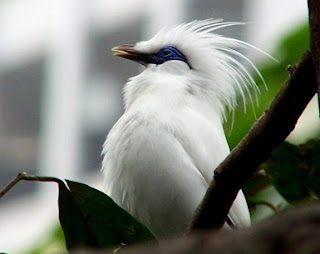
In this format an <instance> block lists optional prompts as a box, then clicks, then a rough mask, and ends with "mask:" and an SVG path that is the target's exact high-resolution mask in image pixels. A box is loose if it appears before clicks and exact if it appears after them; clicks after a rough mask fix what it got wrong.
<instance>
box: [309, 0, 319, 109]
mask: <svg viewBox="0 0 320 254" xmlns="http://www.w3.org/2000/svg"><path fill="white" fill-rule="evenodd" d="M308 5H309V26H310V49H311V56H312V60H313V62H314V66H315V70H316V79H317V93H318V107H319V109H320V22H319V17H320V4H319V1H318V0H308ZM319 112H320V110H319Z"/></svg>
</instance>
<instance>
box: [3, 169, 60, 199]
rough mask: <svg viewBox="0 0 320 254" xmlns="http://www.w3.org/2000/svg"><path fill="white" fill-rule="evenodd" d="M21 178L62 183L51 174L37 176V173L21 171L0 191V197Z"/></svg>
mask: <svg viewBox="0 0 320 254" xmlns="http://www.w3.org/2000/svg"><path fill="white" fill-rule="evenodd" d="M21 180H24V181H36V182H56V183H57V184H61V183H63V181H62V180H60V179H59V178H56V177H51V176H37V175H27V173H26V172H22V173H19V174H17V176H16V177H14V178H13V179H12V180H11V181H10V182H9V183H8V184H7V185H6V186H5V187H4V188H3V189H2V190H1V191H0V198H2V197H3V196H4V195H5V194H6V193H8V191H10V190H11V188H12V187H13V186H15V185H16V184H17V183H18V182H20V181H21Z"/></svg>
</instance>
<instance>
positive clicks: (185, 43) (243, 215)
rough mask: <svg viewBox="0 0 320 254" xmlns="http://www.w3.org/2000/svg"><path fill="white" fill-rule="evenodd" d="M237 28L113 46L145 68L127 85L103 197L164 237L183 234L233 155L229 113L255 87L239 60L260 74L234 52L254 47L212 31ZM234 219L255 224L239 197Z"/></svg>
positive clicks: (206, 27) (186, 29)
mask: <svg viewBox="0 0 320 254" xmlns="http://www.w3.org/2000/svg"><path fill="white" fill-rule="evenodd" d="M239 24H241V23H235V22H222V21H221V20H213V19H208V20H204V21H194V22H191V23H188V24H182V25H179V26H176V27H173V28H166V29H163V30H161V31H160V32H159V33H158V34H156V35H155V36H154V37H153V38H152V39H150V40H148V41H142V42H138V43H136V44H135V45H121V46H118V47H115V48H113V52H114V55H116V56H120V57H123V58H127V59H130V60H134V61H136V62H138V63H141V64H143V65H144V66H145V69H144V70H143V71H142V73H141V74H139V75H137V76H135V77H132V78H130V80H129V81H128V82H127V84H126V85H125V87H124V105H125V112H124V114H123V115H122V117H121V118H120V119H119V120H118V122H117V123H116V124H115V125H114V126H113V128H112V130H111V131H110V132H109V134H108V137H107V140H106V142H105V144H104V147H103V154H105V155H104V159H103V162H102V170H103V174H104V178H105V186H106V191H107V194H108V195H110V197H111V198H112V199H113V200H114V201H115V202H116V203H117V204H118V205H119V206H121V207H122V208H124V209H125V210H126V211H128V212H129V213H130V214H132V215H133V216H134V217H135V218H136V219H138V220H139V221H140V222H142V223H143V224H144V225H145V226H147V227H148V228H149V229H150V230H151V231H152V232H153V233H154V235H155V236H156V237H157V238H159V239H162V238H167V237H170V236H173V235H176V234H179V233H182V232H184V231H185V230H186V228H187V226H188V224H189V223H190V221H191V218H192V216H193V214H194V212H195V209H196V208H197V206H198V205H199V203H200V202H201V200H202V198H203V197H204V194H205V192H206V190H207V188H208V185H209V183H210V181H211V180H212V178H213V172H214V169H215V168H216V167H217V166H218V164H219V163H220V162H221V161H222V160H223V159H224V158H225V157H226V156H227V155H228V153H229V152H230V150H229V147H228V143H227V141H226V137H225V133H224V130H223V121H224V119H225V110H226V108H229V109H231V110H232V109H234V107H235V105H236V94H237V92H239V93H240V94H241V95H242V97H243V100H244V101H245V97H247V95H249V96H250V92H249V90H248V89H249V87H253V88H254V89H257V86H256V83H255V82H254V81H253V79H252V77H251V76H250V74H249V72H248V71H247V68H246V67H245V66H244V64H242V63H240V62H239V61H240V60H239V58H242V59H243V60H245V61H246V62H247V63H248V64H249V66H250V67H252V68H254V70H255V71H256V72H257V73H258V74H259V75H260V76H261V74H260V73H259V71H258V70H257V69H256V67H255V66H254V65H253V63H252V62H251V61H250V60H249V59H248V58H247V57H245V56H244V55H243V54H242V53H240V52H239V51H237V50H236V49H237V48H240V47H245V48H246V47H252V48H255V47H253V46H251V45H249V44H248V43H245V42H242V41H240V40H237V39H233V38H227V37H223V36H220V35H217V34H214V33H212V32H213V31H215V30H217V29H220V28H223V27H227V26H233V25H239ZM237 59H238V60H237ZM250 100H252V99H251V96H250ZM229 217H230V219H231V220H232V221H233V223H235V224H236V225H237V226H238V227H240V226H248V225H250V215H249V210H248V206H247V203H246V200H245V197H244V195H243V193H242V191H240V192H239V193H238V196H237V198H236V200H235V201H234V203H233V206H232V207H231V210H230V213H229Z"/></svg>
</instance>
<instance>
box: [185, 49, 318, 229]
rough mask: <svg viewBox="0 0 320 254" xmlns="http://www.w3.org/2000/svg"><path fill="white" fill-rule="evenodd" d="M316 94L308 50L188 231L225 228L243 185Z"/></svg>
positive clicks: (222, 168) (219, 175) (223, 169)
mask: <svg viewBox="0 0 320 254" xmlns="http://www.w3.org/2000/svg"><path fill="white" fill-rule="evenodd" d="M315 92H316V78H315V70H314V66H313V62H312V59H311V56H310V52H309V51H307V52H306V53H305V54H304V56H303V57H302V60H301V61H300V63H299V64H298V65H297V66H296V67H295V68H293V70H292V73H291V75H290V78H289V80H288V81H287V82H286V83H285V85H284V86H283V87H282V88H281V89H280V91H279V92H278V94H277V96H276V98H275V99H274V101H273V103H272V104H271V106H270V108H269V109H268V110H267V111H266V112H265V113H264V114H263V115H262V116H261V117H260V119H259V120H258V121H257V122H256V123H255V124H254V125H253V127H252V128H251V130H250V131H249V133H248V134H247V135H246V137H245V138H244V139H243V140H242V141H241V142H240V143H239V144H238V145H237V146H236V147H235V148H234V149H233V150H232V152H231V153H230V154H229V156H228V157H227V158H226V159H225V160H224V161H223V162H222V163H221V164H220V165H219V166H218V168H217V169H216V173H215V176H214V180H213V181H212V183H211V185H210V187H209V189H208V191H207V193H206V195H205V197H204V199H203V201H202V203H201V204H200V206H199V208H198V210H197V211H196V213H195V216H194V219H193V221H192V223H191V225H190V229H189V231H194V230H196V229H208V228H216V229H220V228H221V227H222V226H223V224H224V222H225V220H226V216H227V214H228V212H229V209H230V207H231V205H232V203H233V201H234V199H235V197H236V195H237V193H238V191H239V189H240V188H241V186H242V185H243V184H244V182H245V181H246V180H247V179H248V178H249V177H250V176H251V175H252V174H253V173H254V172H255V170H256V169H257V168H258V166H259V165H260V164H261V163H262V162H263V161H265V160H266V159H267V158H268V157H269V156H270V154H271V152H272V150H273V149H274V148H275V147H276V146H278V145H279V144H280V143H281V142H282V141H283V140H284V139H285V138H286V137H287V136H288V135H289V134H290V132H291V131H292V130H293V129H294V127H295V124H296V122H297V120H298V118H299V116H300V115H301V113H302V112H303V110H304V108H305V107H306V106H307V104H308V102H309V101H310V100H311V98H312V97H313V95H314V94H315Z"/></svg>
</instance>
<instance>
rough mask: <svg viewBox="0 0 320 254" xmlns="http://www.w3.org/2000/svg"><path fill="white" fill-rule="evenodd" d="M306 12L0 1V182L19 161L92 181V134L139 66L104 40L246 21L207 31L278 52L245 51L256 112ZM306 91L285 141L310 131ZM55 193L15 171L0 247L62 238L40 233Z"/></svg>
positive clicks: (237, 135) (38, 170) (98, 133)
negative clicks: (259, 78)
mask: <svg viewBox="0 0 320 254" xmlns="http://www.w3.org/2000/svg"><path fill="white" fill-rule="evenodd" d="M307 14H308V10H307V3H306V1H304V0H282V1H277V0H269V1H256V0H237V1H234V0H201V1H200V0H153V1H149V0H108V1H102V0H91V1H84V0H55V1H49V0H2V1H0V189H1V188H2V187H3V186H4V185H5V184H6V183H7V182H9V181H10V179H12V178H13V177H14V176H15V175H16V174H17V173H19V172H23V171H26V172H28V173H29V174H37V175H49V176H56V177H60V178H62V179H72V180H76V181H81V182H84V183H88V184H90V185H93V186H96V187H97V188H101V186H102V179H101V174H100V171H99V170H100V164H101V155H100V154H101V146H102V144H103V142H104V140H105V137H106V135H107V133H108V131H109V130H110V128H111V127H112V126H113V124H114V123H115V122H116V120H117V119H118V118H119V116H120V115H121V114H122V112H123V104H122V97H121V96H122V95H121V90H122V88H123V85H124V84H125V82H126V81H127V79H128V78H129V77H131V76H133V75H136V74H138V72H139V71H140V70H141V69H140V67H139V66H138V64H135V63H133V62H128V61H125V60H123V59H119V58H116V57H113V56H112V53H111V51H110V49H111V48H112V47H113V46H116V45H119V44H123V43H135V42H136V41H140V40H145V39H149V38H150V37H151V36H152V35H154V33H155V32H156V31H158V30H159V28H161V27H163V26H165V25H174V24H179V23H182V22H189V21H192V20H195V19H198V20H199V19H206V18H211V17H213V18H217V19H220V18H222V19H224V20H225V21H245V22H249V23H250V24H248V25H246V26H236V27H231V28H226V29H223V30H221V31H218V32H219V33H221V34H224V35H227V36H230V37H235V38H238V39H241V40H244V41H246V42H249V43H251V44H253V45H255V46H257V47H259V48H261V49H263V50H264V51H266V52H268V53H270V54H271V55H273V56H274V57H275V58H277V59H278V60H279V63H275V62H273V61H271V60H270V59H266V57H265V56H264V55H262V54H259V52H257V51H254V50H252V51H249V52H247V54H248V55H249V57H250V59H253V61H254V62H255V63H257V64H258V67H259V69H260V70H261V71H262V73H263V75H264V76H265V79H266V82H267V84H268V87H269V89H268V91H267V90H265V89H264V88H263V87H262V88H261V89H262V93H261V95H260V103H259V106H255V108H256V109H255V111H256V114H257V116H259V115H260V114H261V113H262V112H263V111H264V109H265V108H266V107H267V106H268V104H269V103H270V102H271V100H272V99H273V97H274V95H275V93H276V91H277V90H278V89H279V87H280V86H281V85H282V84H283V82H284V80H285V79H286V77H287V72H286V70H285V67H286V66H287V65H288V64H294V63H295V61H296V60H297V59H298V58H299V56H300V55H301V53H302V52H303V51H304V50H305V49H306V48H307V47H308V40H307V38H308V30H307ZM260 83H261V82H260ZM312 103H313V104H312V105H311V106H310V110H308V112H307V113H306V116H305V120H302V121H301V127H299V129H298V130H297V131H296V133H295V134H292V135H291V136H290V140H291V142H294V143H303V142H305V141H306V140H307V139H309V138H310V137H313V136H317V135H319V120H318V117H317V114H318V112H317V110H316V106H315V105H316V101H315V99H314V101H313V102H312ZM251 108H252V107H251V106H248V110H247V113H246V114H244V112H243V107H242V108H240V109H239V112H237V113H236V117H235V123H234V128H233V130H232V131H231V132H230V133H231V134H230V135H229V136H228V139H229V142H230V145H231V147H233V146H234V145H235V144H236V143H237V142H238V141H239V140H240V139H241V138H242V136H243V135H244V134H245V133H246V131H247V130H248V128H249V127H250V125H251V124H252V122H253V121H254V120H255V116H254V113H253V112H252V109H251ZM229 125H230V124H229V122H228V123H227V125H226V129H230V126H229ZM56 200H57V188H56V186H55V184H54V183H52V184H50V183H42V184H36V183H30V182H20V183H18V185H16V186H15V187H14V188H13V189H12V190H11V191H10V192H9V193H8V194H7V195H6V196H5V197H3V198H2V199H1V200H0V252H2V251H3V252H12V253H55V252H57V251H58V250H60V249H61V248H63V243H61V242H59V241H58V240H52V239H53V238H54V239H58V238H59V237H56V236H57V235H61V231H60V230H59V228H58V215H57V214H58V208H57V201H56ZM276 200H277V201H274V202H284V201H283V200H281V198H279V197H278V198H277V199H276ZM284 203H285V202H284ZM257 217H259V216H257Z"/></svg>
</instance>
